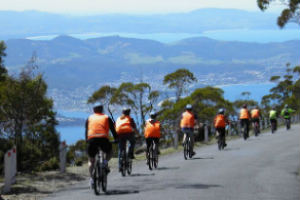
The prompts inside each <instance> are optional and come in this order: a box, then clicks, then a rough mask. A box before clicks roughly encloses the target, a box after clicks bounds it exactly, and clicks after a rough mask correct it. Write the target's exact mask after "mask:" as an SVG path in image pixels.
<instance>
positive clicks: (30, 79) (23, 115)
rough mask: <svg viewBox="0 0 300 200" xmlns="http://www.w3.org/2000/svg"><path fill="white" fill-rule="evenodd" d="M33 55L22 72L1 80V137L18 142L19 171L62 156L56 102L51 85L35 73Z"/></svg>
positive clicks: (33, 167)
mask: <svg viewBox="0 0 300 200" xmlns="http://www.w3.org/2000/svg"><path fill="white" fill-rule="evenodd" d="M36 67H37V65H36V57H35V56H33V57H32V59H31V60H30V61H29V62H28V64H27V66H26V67H25V68H24V69H23V70H22V72H21V73H20V75H19V76H18V77H17V78H15V77H8V76H7V77H6V79H5V80H4V81H3V82H2V83H0V106H1V110H0V116H1V119H2V120H3V122H2V134H1V137H2V138H3V139H4V140H6V141H7V142H9V143H14V144H16V147H17V154H18V155H17V159H18V161H17V163H18V170H20V171H24V170H34V169H37V166H39V164H40V163H41V162H44V161H47V160H49V159H50V158H53V157H58V145H59V137H58V134H57V132H56V130H55V125H57V121H56V119H55V112H53V102H52V100H51V99H49V98H47V97H46V94H47V84H46V83H45V81H44V80H43V77H42V75H40V74H35V69H36Z"/></svg>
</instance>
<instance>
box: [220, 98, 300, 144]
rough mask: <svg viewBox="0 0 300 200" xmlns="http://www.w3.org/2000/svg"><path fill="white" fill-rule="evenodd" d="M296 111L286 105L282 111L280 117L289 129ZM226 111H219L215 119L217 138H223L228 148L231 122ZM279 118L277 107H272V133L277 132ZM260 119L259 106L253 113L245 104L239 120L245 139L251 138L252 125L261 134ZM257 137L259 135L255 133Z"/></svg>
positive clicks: (270, 117)
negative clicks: (250, 129)
mask: <svg viewBox="0 0 300 200" xmlns="http://www.w3.org/2000/svg"><path fill="white" fill-rule="evenodd" d="M294 112H295V111H294V110H293V109H291V108H289V106H288V105H287V104H286V105H285V106H284V108H283V109H282V110H281V113H280V116H281V117H282V118H284V120H285V123H286V126H287V129H289V127H290V123H291V122H290V120H291V115H292V113H294ZM224 113H225V111H224V109H223V108H220V109H219V111H218V114H217V116H216V117H215V119H214V127H215V129H216V132H217V133H218V134H217V136H218V137H220V138H222V139H223V140H224V144H225V146H226V142H225V135H226V130H225V129H226V127H227V126H228V125H229V124H230V121H229V120H228V119H227V118H226V116H225V114H224ZM278 117H279V114H278V113H277V111H276V108H275V107H272V108H271V109H270V111H269V120H270V124H271V125H272V126H274V127H272V133H273V132H275V131H276V130H277V118H278ZM260 119H261V113H260V110H259V107H258V106H255V107H254V108H253V109H252V110H251V112H250V111H249V110H248V106H247V104H244V105H243V106H242V108H241V110H240V113H239V120H240V126H241V128H242V132H243V133H245V134H246V135H245V136H244V139H247V138H248V137H249V128H250V124H251V123H252V126H253V128H254V130H255V129H256V128H257V133H260V123H259V122H260ZM255 136H257V134H256V133H255Z"/></svg>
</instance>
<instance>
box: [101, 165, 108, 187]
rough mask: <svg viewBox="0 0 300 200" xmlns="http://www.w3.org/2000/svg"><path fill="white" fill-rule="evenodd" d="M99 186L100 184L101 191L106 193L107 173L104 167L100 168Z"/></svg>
mask: <svg viewBox="0 0 300 200" xmlns="http://www.w3.org/2000/svg"><path fill="white" fill-rule="evenodd" d="M101 186H102V191H103V192H104V193H106V190H107V173H106V169H104V168H102V176H101Z"/></svg>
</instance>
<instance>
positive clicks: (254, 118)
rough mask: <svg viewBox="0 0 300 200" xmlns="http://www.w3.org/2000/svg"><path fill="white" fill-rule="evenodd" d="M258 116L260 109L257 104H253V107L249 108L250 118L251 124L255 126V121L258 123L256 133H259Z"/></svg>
mask: <svg viewBox="0 0 300 200" xmlns="http://www.w3.org/2000/svg"><path fill="white" fill-rule="evenodd" d="M259 118H260V111H259V109H258V106H255V108H254V109H252V110H251V119H252V126H253V127H254V126H255V123H256V122H257V123H258V133H260V125H259Z"/></svg>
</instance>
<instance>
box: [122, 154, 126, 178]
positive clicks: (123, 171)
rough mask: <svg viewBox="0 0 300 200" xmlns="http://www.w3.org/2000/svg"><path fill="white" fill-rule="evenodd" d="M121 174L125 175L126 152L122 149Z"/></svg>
mask: <svg viewBox="0 0 300 200" xmlns="http://www.w3.org/2000/svg"><path fill="white" fill-rule="evenodd" d="M121 174H122V176H126V154H125V151H124V150H123V151H122V153H121Z"/></svg>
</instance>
